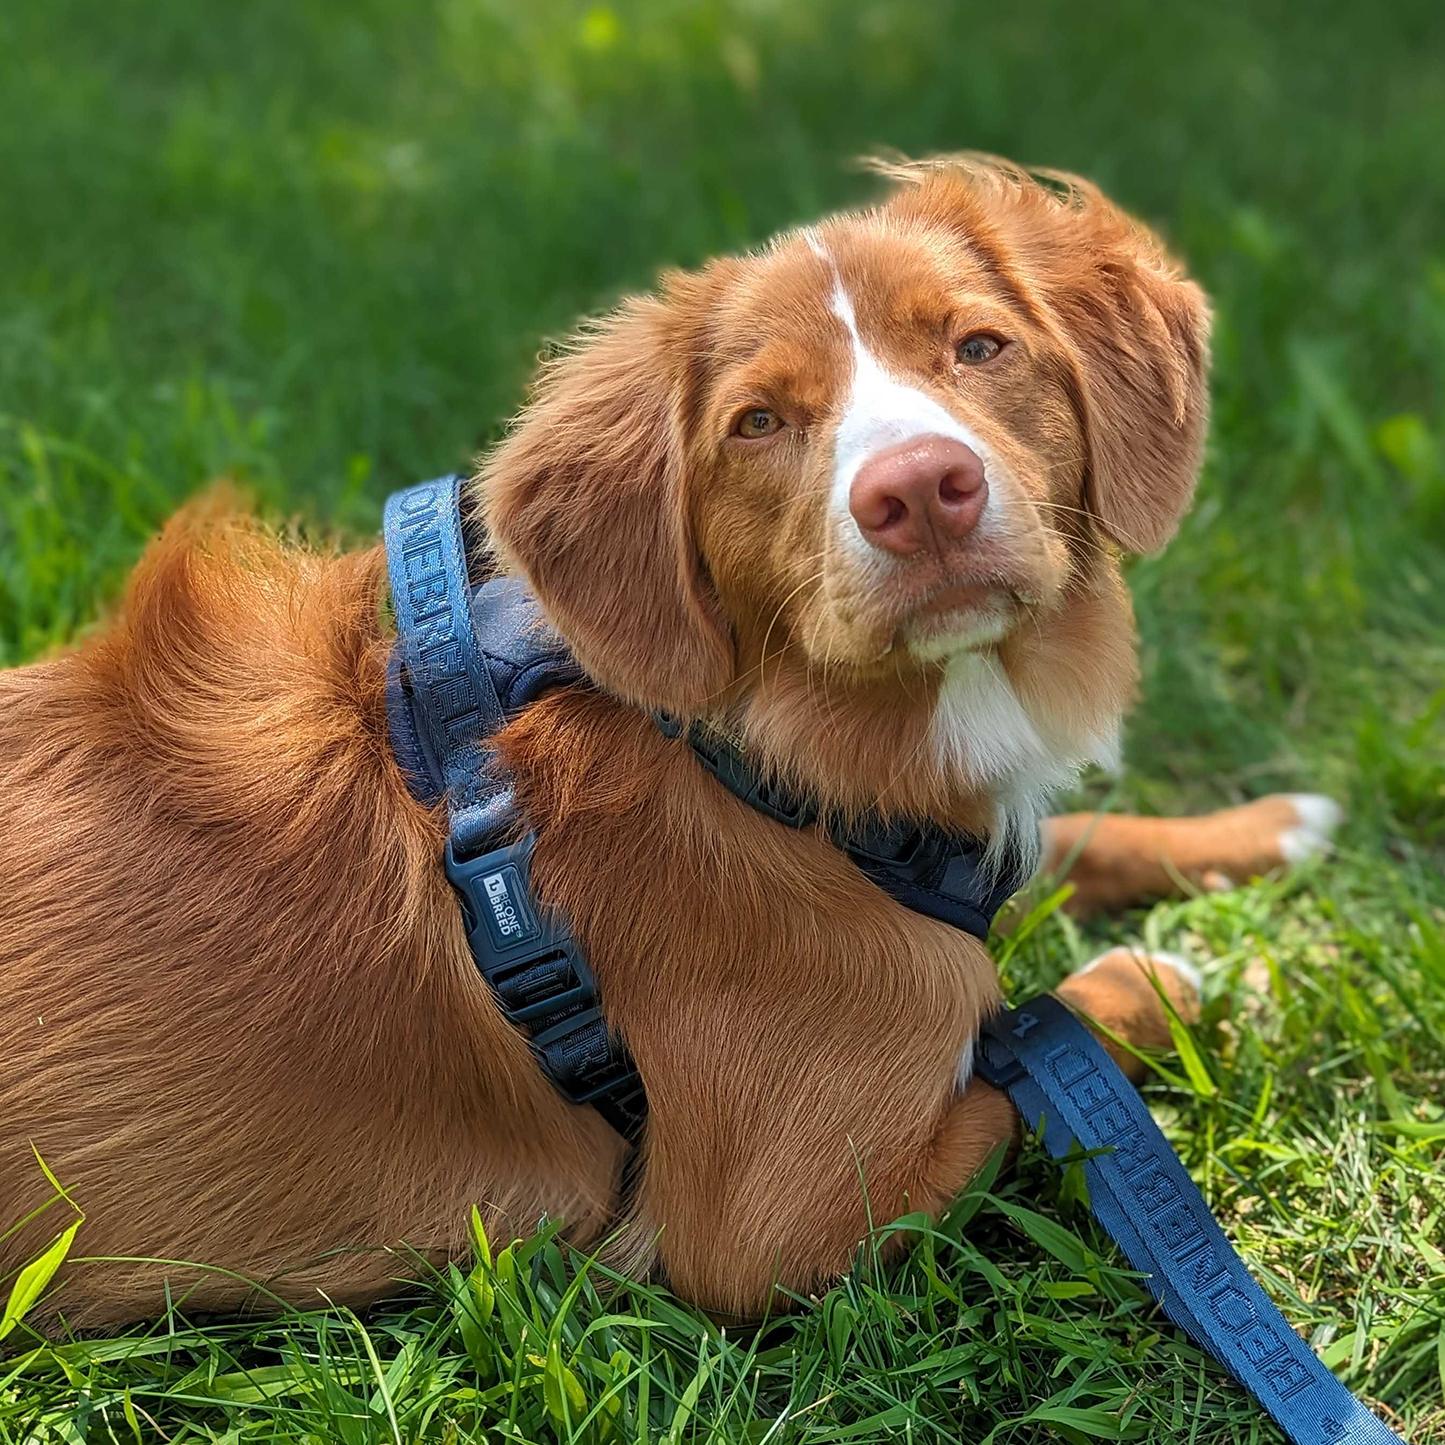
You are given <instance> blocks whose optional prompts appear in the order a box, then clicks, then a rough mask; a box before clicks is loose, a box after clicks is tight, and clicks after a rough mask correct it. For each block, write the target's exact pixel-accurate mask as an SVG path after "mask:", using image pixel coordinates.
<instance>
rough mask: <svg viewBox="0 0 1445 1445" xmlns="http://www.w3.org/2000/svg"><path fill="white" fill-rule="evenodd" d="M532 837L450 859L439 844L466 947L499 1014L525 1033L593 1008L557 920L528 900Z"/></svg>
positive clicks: (567, 932)
mask: <svg viewBox="0 0 1445 1445" xmlns="http://www.w3.org/2000/svg"><path fill="white" fill-rule="evenodd" d="M536 842H537V839H536V835H535V834H533V833H528V834H527V836H526V837H525V838H522V839H521V840H520V841H519V842H516V843H511V844H508V845H507V846H505V847H502V848H493V849H490V850H489V851H488V852H485V853H479V854H478V855H477V856H476V857H475V858H458V857H457V854H456V850H455V848H454V846H453V843H452V840H451V839H450V838H449V839H447V845H446V873H447V877H448V878H449V879H450V880H451V884H452V887H454V888H455V889H456V890H457V892H458V893H459V894H460V895H461V901H462V913H463V922H464V923H465V925H466V930H467V943H468V944H469V945H470V947H471V951H472V956H473V958H475V960H476V964H477V968H478V970H479V971H480V973H481V975H482V977H483V978H484V979H486V981H487V984H488V985H489V986H490V988H491V990H492V992H493V993H494V994H495V995H496V998H497V1002H498V1004H499V1005H500V1006H501V1009H502V1012H503V1013H504V1014H505V1015H506V1017H507V1018H508V1019H510V1020H511V1021H512V1022H513V1023H514V1024H519V1025H521V1026H522V1027H524V1028H527V1029H528V1030H530V1029H532V1028H533V1027H535V1026H536V1025H538V1024H539V1023H540V1024H543V1025H546V1026H548V1027H551V1026H553V1025H555V1024H556V1023H557V1022H558V1021H560V1020H563V1019H567V1018H571V1017H574V1016H579V1015H581V1014H582V1013H583V1012H585V1011H587V1010H589V1009H591V1010H594V1011H595V1009H596V1007H597V983H596V980H595V979H594V978H593V977H592V970H591V969H590V968H588V966H587V964H586V962H585V961H584V960H583V957H582V951H581V950H580V949H579V948H578V947H577V945H576V943H575V941H574V940H573V938H572V930H571V929H570V928H569V927H568V926H567V923H566V921H565V920H564V919H562V918H560V917H559V916H558V915H557V914H555V913H553V912H551V911H550V910H547V909H542V908H538V907H537V906H536V900H535V897H534V895H533V892H532V867H531V864H532V850H533V848H534V847H535V846H536Z"/></svg>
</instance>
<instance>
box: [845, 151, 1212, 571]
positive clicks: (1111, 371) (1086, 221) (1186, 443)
mask: <svg viewBox="0 0 1445 1445" xmlns="http://www.w3.org/2000/svg"><path fill="white" fill-rule="evenodd" d="M873 168H874V169H875V170H877V171H879V172H881V173H882V174H884V175H887V176H889V177H890V178H891V179H893V180H895V181H899V182H902V183H903V184H902V188H901V190H900V192H899V193H898V194H897V195H896V196H895V198H894V200H893V202H892V204H893V206H894V207H895V208H897V209H899V210H900V211H902V212H904V213H905V214H909V215H912V216H914V217H916V218H918V219H921V220H923V221H924V222H925V223H926V224H929V225H940V226H946V227H948V228H950V229H953V230H955V231H957V232H959V233H960V234H961V235H962V236H963V238H964V240H965V243H966V244H967V246H968V248H969V250H970V252H971V253H972V254H973V255H974V256H975V257H976V258H977V259H979V260H981V261H982V262H983V264H984V266H985V268H986V269H987V270H988V271H989V272H990V273H991V274H992V275H993V277H994V278H995V280H996V282H997V284H998V285H999V286H1000V287H1001V288H1002V289H1004V290H1005V291H1007V292H1008V293H1010V294H1011V295H1012V296H1013V298H1014V299H1015V300H1016V301H1017V302H1018V303H1019V304H1020V305H1021V306H1022V307H1023V309H1025V310H1026V311H1028V312H1030V313H1032V315H1033V316H1034V318H1035V319H1036V320H1037V321H1039V322H1041V323H1042V324H1043V325H1044V326H1045V328H1046V329H1047V330H1049V331H1050V332H1052V333H1053V337H1054V339H1055V341H1056V342H1057V343H1058V345H1059V347H1060V349H1061V350H1062V352H1063V355H1064V359H1065V362H1066V372H1067V381H1068V385H1069V387H1070V390H1071V392H1072V400H1073V403H1074V406H1075V409H1076V410H1077V412H1078V414H1079V419H1080V423H1081V425H1082V427H1083V430H1084V438H1085V444H1086V448H1087V456H1086V463H1087V472H1086V477H1085V501H1086V503H1087V505H1088V507H1089V510H1090V512H1091V514H1092V515H1093V516H1094V518H1095V520H1096V522H1097V523H1098V525H1099V527H1100V528H1101V529H1102V530H1103V531H1104V532H1105V533H1106V534H1107V535H1108V536H1110V537H1111V538H1113V540H1114V541H1115V542H1117V543H1118V544H1119V545H1120V546H1121V547H1124V548H1125V549H1127V550H1128V551H1130V552H1151V551H1153V550H1155V549H1156V548H1158V547H1162V546H1163V545H1164V543H1165V542H1167V541H1168V540H1169V538H1170V537H1171V536H1172V535H1173V534H1174V531H1175V529H1176V528H1177V527H1178V525H1179V521H1180V519H1181V518H1182V517H1183V515H1184V513H1185V511H1186V510H1188V507H1189V502H1190V499H1191V498H1192V496H1193V494H1194V484H1195V482H1196V480H1197V479H1198V474H1199V464H1200V461H1201V458H1202V454H1203V447H1204V431H1205V424H1206V421H1207V417H1208V410H1209V398H1208V389H1207V373H1208V368H1209V308H1208V306H1207V304H1206V302H1205V298H1204V293H1203V292H1202V291H1201V290H1200V289H1199V287H1198V286H1196V285H1195V284H1194V283H1193V282H1192V281H1189V280H1186V279H1185V278H1184V276H1183V274H1182V272H1181V271H1180V269H1179V267H1178V266H1177V265H1176V264H1175V263H1174V262H1173V261H1172V260H1171V259H1170V258H1169V256H1168V255H1167V253H1166V252H1165V251H1164V248H1163V247H1162V246H1161V245H1160V243H1159V241H1158V240H1157V238H1156V237H1155V236H1153V235H1152V234H1151V233H1150V232H1149V231H1148V230H1147V229H1146V228H1145V227H1143V226H1141V225H1140V224H1139V223H1138V222H1136V221H1134V220H1132V219H1131V218H1130V217H1129V216H1127V215H1125V213H1124V212H1123V211H1121V210H1119V208H1118V207H1117V206H1115V205H1114V204H1113V203H1112V202H1110V201H1109V200H1108V199H1107V198H1106V197H1105V196H1104V195H1103V194H1102V193H1101V192H1100V191H1099V189H1098V188H1097V187H1096V186H1093V185H1091V184H1090V183H1089V182H1087V181H1083V180H1080V179H1079V178H1078V177H1077V176H1070V175H1065V174H1063V173H1060V172H1051V171H1040V172H1037V173H1029V172H1025V171H1023V170H1020V169H1019V168H1018V167H1016V166H1013V165H1010V164H1009V163H1008V162H1006V161H999V160H997V159H996V158H994V157H990V156H977V155H958V156H940V157H937V158H936V159H934V160H931V161H922V162H909V161H902V162H898V161H883V162H875V163H874V164H873Z"/></svg>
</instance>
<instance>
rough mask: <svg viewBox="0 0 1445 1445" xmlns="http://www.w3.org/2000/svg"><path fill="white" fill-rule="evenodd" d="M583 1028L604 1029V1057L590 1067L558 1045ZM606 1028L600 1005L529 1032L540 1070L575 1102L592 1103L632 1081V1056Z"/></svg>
mask: <svg viewBox="0 0 1445 1445" xmlns="http://www.w3.org/2000/svg"><path fill="white" fill-rule="evenodd" d="M583 1029H598V1030H601V1031H603V1037H604V1039H605V1042H606V1045H607V1057H606V1059H605V1060H602V1061H600V1062H599V1063H598V1064H597V1065H596V1066H595V1067H592V1068H588V1067H587V1066H586V1062H585V1060H584V1061H577V1060H576V1059H574V1057H573V1056H572V1054H571V1053H570V1052H569V1051H568V1050H567V1049H565V1048H559V1047H558V1045H560V1044H561V1043H562V1042H563V1041H564V1040H565V1039H567V1038H570V1037H571V1036H572V1035H573V1034H576V1033H580V1032H581V1031H582V1030H583ZM606 1029H607V1023H606V1020H605V1019H604V1018H603V1017H602V1011H601V1009H599V1008H597V1007H596V1006H594V1007H592V1008H589V1009H584V1010H583V1011H582V1012H581V1013H579V1014H573V1015H572V1016H571V1017H570V1018H565V1019H563V1020H562V1021H561V1022H560V1023H555V1024H553V1025H552V1026H551V1027H550V1028H546V1029H543V1030H542V1031H541V1032H540V1033H537V1034H533V1035H532V1038H531V1049H532V1052H533V1053H534V1054H535V1055H536V1056H537V1060H538V1062H539V1063H541V1064H542V1065H543V1071H544V1072H545V1073H546V1075H547V1077H548V1078H549V1079H551V1080H552V1082H553V1083H554V1084H555V1085H556V1086H557V1087H558V1088H559V1089H561V1090H562V1092H563V1093H564V1094H566V1095H567V1097H568V1098H569V1099H571V1100H572V1102H573V1103H574V1104H591V1103H593V1102H595V1101H596V1100H597V1099H599V1098H601V1097H603V1096H604V1095H606V1094H610V1093H611V1092H612V1091H613V1090H614V1089H616V1088H618V1087H619V1085H622V1084H631V1083H632V1082H633V1079H634V1074H635V1070H634V1069H633V1067H632V1062H631V1060H630V1059H628V1058H627V1057H626V1056H625V1055H624V1054H623V1053H622V1051H621V1050H620V1049H619V1048H618V1046H617V1044H616V1042H615V1040H614V1039H613V1038H612V1036H611V1034H610V1033H607V1032H606Z"/></svg>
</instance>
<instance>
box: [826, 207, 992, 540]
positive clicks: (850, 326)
mask: <svg viewBox="0 0 1445 1445" xmlns="http://www.w3.org/2000/svg"><path fill="white" fill-rule="evenodd" d="M806 235H807V241H808V245H809V246H810V247H811V248H812V251H813V253H814V255H816V256H818V257H819V258H820V259H821V260H823V261H826V262H827V264H828V267H829V269H830V270H831V271H832V273H833V294H832V297H831V303H832V307H833V314H834V315H835V316H836V317H837V318H838V319H839V320H840V321H841V322H842V323H843V326H844V328H845V330H846V331H847V333H848V339H849V341H850V343H851V344H852V349H853V375H852V380H851V383H850V386H849V391H848V401H847V404H846V406H845V408H844V411H843V418H842V420H841V421H840V422H839V423H838V430H837V433H836V434H835V436H834V439H833V485H832V489H831V493H830V507H831V511H832V521H833V525H834V527H835V528H836V529H837V532H838V535H839V536H840V537H841V538H842V539H843V540H844V542H845V544H846V545H847V547H848V549H849V550H850V551H851V552H853V553H854V554H855V555H856V556H858V557H860V558H866V559H867V560H869V561H881V560H884V559H887V560H889V561H891V560H892V559H891V558H887V554H886V553H884V552H883V551H882V550H881V549H879V548H877V547H875V546H873V544H872V543H871V542H869V541H868V540H867V539H866V538H865V537H864V536H863V533H862V532H861V531H859V529H858V523H857V522H856V521H854V520H853V514H852V512H850V511H849V509H848V494H849V492H850V491H851V490H852V487H853V479H854V478H855V477H856V476H857V475H858V472H859V471H860V469H861V468H862V466H863V464H864V463H865V462H866V461H868V459H869V458H870V457H873V456H876V455H877V454H878V453H879V452H881V451H883V450H885V449H886V448H888V447H893V446H898V445H899V444H900V443H902V442H907V441H912V440H913V438H914V437H921V436H944V437H951V438H953V439H954V440H956V441H961V442H962V443H963V444H964V445H965V446H969V447H972V448H973V450H974V451H975V452H977V453H978V455H979V456H980V457H981V458H982V460H983V464H984V475H985V477H989V476H990V474H991V471H992V469H993V465H994V463H993V457H992V455H991V453H990V451H989V449H988V447H987V446H986V445H985V444H984V443H983V442H981V441H980V440H979V439H978V437H976V436H975V435H974V434H973V432H971V431H970V430H969V429H968V428H967V427H966V426H964V425H963V423H962V422H960V421H959V420H958V419H957V418H956V417H955V416H953V415H952V414H951V413H950V412H948V411H947V410H945V409H944V408H943V407H941V406H940V405H939V404H938V403H937V402H936V401H934V399H933V398H932V397H931V396H929V395H927V394H926V393H925V392H922V391H920V390H919V389H918V388H917V387H916V386H909V385H907V384H906V383H905V382H902V381H900V380H899V379H898V378H897V377H895V376H893V375H891V374H890V373H889V372H888V371H887V370H886V369H885V368H884V366H883V365H882V363H881V362H880V361H879V360H878V358H877V357H876V356H874V355H873V353H872V352H871V351H869V350H868V348H867V347H866V346H864V345H863V338H862V336H861V335H859V332H858V318H857V314H856V313H855V312H854V310H853V302H852V300H851V299H850V298H849V296H848V293H847V291H846V290H844V288H843V279H842V277H841V276H840V275H839V274H838V267H837V264H836V263H835V262H834V260H833V258H832V256H830V255H829V254H828V251H827V249H826V248H825V247H824V246H823V245H822V244H821V243H820V242H819V240H818V238H817V236H816V235H815V234H813V233H812V232H807V233H806ZM989 510H990V507H989V506H985V508H984V515H983V517H982V518H980V521H979V526H980V528H986V523H987V519H988V513H989Z"/></svg>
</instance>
